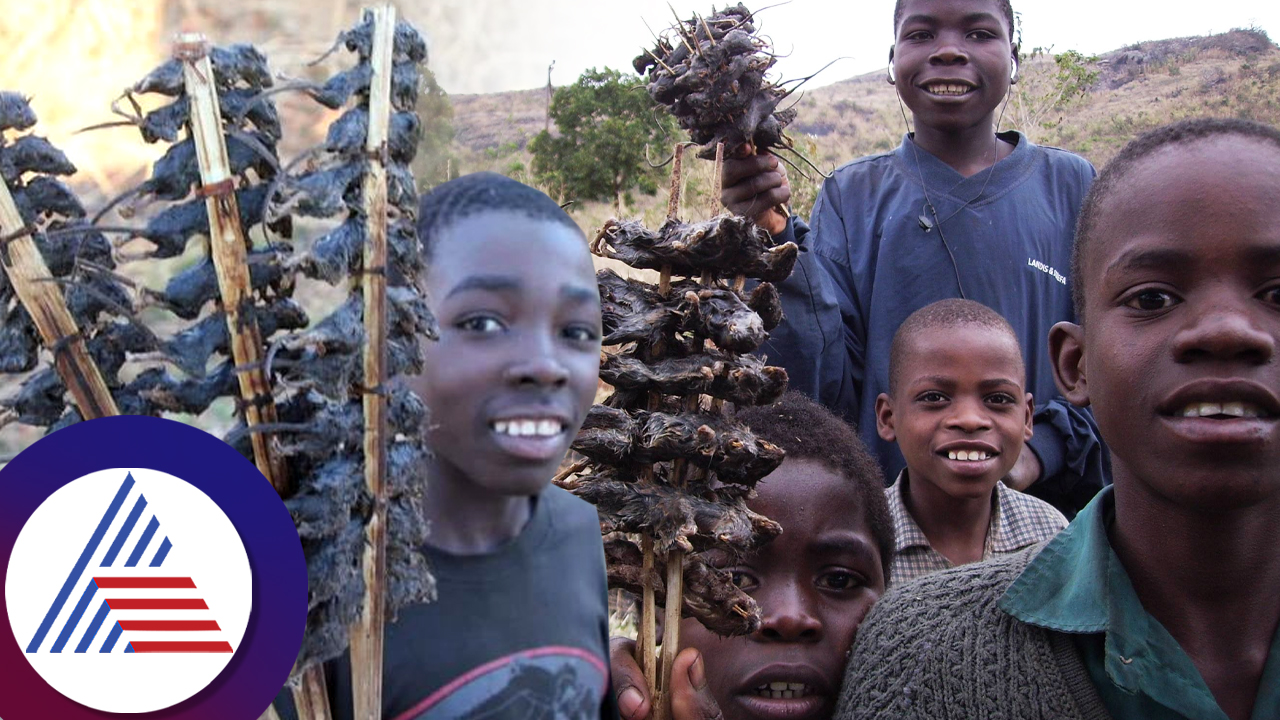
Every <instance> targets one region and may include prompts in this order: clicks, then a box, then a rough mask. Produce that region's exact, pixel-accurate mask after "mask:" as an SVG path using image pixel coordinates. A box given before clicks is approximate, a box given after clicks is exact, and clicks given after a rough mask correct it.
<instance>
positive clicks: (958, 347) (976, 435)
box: [876, 325, 1033, 498]
mask: <svg viewBox="0 0 1280 720" xmlns="http://www.w3.org/2000/svg"><path fill="white" fill-rule="evenodd" d="M906 349H907V352H904V353H903V361H902V367H901V368H899V369H898V386H897V388H895V389H894V393H893V396H892V397H890V396H889V395H885V394H881V395H880V397H879V398H877V399H876V424H877V430H878V431H879V433H880V437H882V438H884V439H885V440H886V441H888V442H897V443H898V448H899V449H900V450H901V451H902V456H903V458H905V459H906V461H907V467H908V468H909V469H910V471H911V481H912V482H913V483H919V482H929V483H932V484H933V485H935V486H937V487H938V488H939V489H941V490H942V491H943V492H945V493H946V494H948V495H950V496H952V497H955V498H979V497H990V495H991V490H992V488H994V487H995V484H996V483H997V482H999V481H1000V479H1001V478H1003V477H1004V476H1005V475H1007V474H1009V470H1010V469H1012V468H1013V465H1014V463H1016V462H1017V461H1018V455H1019V454H1020V453H1021V452H1022V446H1023V444H1024V443H1025V442H1026V441H1027V440H1029V439H1031V415H1032V410H1033V406H1032V399H1031V395H1030V393H1027V392H1026V391H1025V390H1023V382H1024V380H1023V373H1024V371H1023V366H1022V354H1021V352H1020V351H1019V350H1018V344H1017V342H1016V341H1015V340H1014V339H1013V338H1012V337H1010V336H1009V334H1008V333H1007V332H1002V331H1000V330H996V329H993V328H986V327H982V326H978V325H963V326H959V327H954V328H937V329H933V330H928V331H924V332H919V333H916V334H915V335H913V336H912V337H911V338H909V339H908V345H907V348H906Z"/></svg>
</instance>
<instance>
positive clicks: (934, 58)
mask: <svg viewBox="0 0 1280 720" xmlns="http://www.w3.org/2000/svg"><path fill="white" fill-rule="evenodd" d="M929 61H930V62H932V63H934V64H937V65H955V64H957V63H966V62H968V61H969V53H967V52H965V49H964V45H962V44H961V43H960V38H958V37H956V36H954V35H951V34H949V33H946V34H942V35H939V36H938V44H937V46H936V47H935V48H934V50H933V53H932V54H931V55H930V56H929Z"/></svg>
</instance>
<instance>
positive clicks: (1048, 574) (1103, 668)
mask: <svg viewBox="0 0 1280 720" xmlns="http://www.w3.org/2000/svg"><path fill="white" fill-rule="evenodd" d="M1114 512H1115V499H1114V496H1113V493H1112V488H1111V487H1107V488H1104V489H1103V490H1102V491H1101V492H1100V493H1098V495H1097V496H1096V497H1095V498H1094V499H1093V500H1092V501H1091V502H1090V503H1089V504H1088V505H1087V506H1085V508H1084V509H1083V510H1081V511H1080V514H1079V515H1077V516H1076V518H1075V520H1073V521H1072V522H1071V524H1070V525H1068V526H1067V528H1066V529H1065V530H1063V531H1062V532H1060V533H1058V535H1057V536H1055V537H1054V538H1053V539H1052V540H1050V541H1049V543H1048V544H1047V545H1045V547H1044V549H1043V550H1042V551H1041V552H1040V554H1039V555H1037V556H1036V557H1035V558H1033V559H1032V560H1031V562H1030V563H1028V564H1027V567H1026V569H1024V570H1023V572H1022V573H1021V574H1020V575H1019V576H1018V578H1017V579H1016V580H1014V582H1013V584H1011V585H1010V586H1009V589H1008V590H1007V591H1006V592H1005V594H1004V596H1003V597H1001V599H1000V608H1001V609H1002V610H1004V611H1005V612H1007V613H1008V614H1010V615H1012V616H1013V617H1015V618H1017V619H1019V620H1021V621H1022V622H1025V623H1027V624H1029V625H1035V626H1038V627H1042V628H1046V629H1049V630H1057V631H1059V632H1066V633H1076V634H1094V635H1096V634H1098V633H1101V636H1098V637H1097V639H1095V640H1093V641H1085V638H1081V641H1082V642H1080V643H1078V646H1079V647H1080V648H1081V649H1082V655H1083V657H1082V659H1083V661H1084V663H1085V665H1086V668H1087V669H1088V671H1089V675H1090V677H1091V678H1092V679H1093V681H1094V685H1095V687H1097V689H1098V691H1099V694H1100V695H1101V696H1102V698H1103V701H1104V702H1105V704H1106V705H1107V707H1108V709H1109V710H1110V711H1111V712H1112V714H1113V715H1115V716H1116V717H1137V716H1143V717H1149V718H1163V717H1179V718H1195V719H1196V720H1225V719H1226V715H1225V714H1224V713H1223V712H1222V710H1221V709H1220V708H1219V707H1218V704H1217V702H1216V701H1215V700H1214V698H1213V694H1212V693H1211V692H1210V690H1209V687H1208V685H1206V684H1205V682H1204V680H1203V678H1201V677H1200V673H1199V671H1198V670H1196V667H1195V664H1194V663H1192V661H1191V658H1190V657H1188V656H1187V654H1186V652H1185V651H1184V650H1183V649H1182V647H1181V646H1180V645H1178V642H1177V641H1176V640H1175V639H1174V638H1173V636H1172V635H1170V634H1169V632H1168V630H1166V629H1165V628H1164V626H1163V625H1161V624H1160V622H1159V621H1158V620H1156V619H1155V618H1153V617H1152V616H1151V615H1149V614H1148V613H1147V611H1146V610H1145V609H1143V607H1142V603H1141V602H1140V601H1139V599H1138V595H1137V593H1136V592H1135V591H1134V589H1133V583H1132V582H1131V581H1130V580H1129V576H1128V574H1127V573H1126V572H1125V570H1124V566H1123V565H1121V564H1120V560H1119V558H1118V557H1116V554H1115V552H1114V551H1113V550H1112V549H1111V542H1110V540H1109V539H1108V537H1107V525H1108V524H1109V523H1110V521H1111V518H1112V517H1113V515H1114ZM1275 707H1280V631H1278V632H1277V634H1276V636H1275V638H1274V639H1273V640H1272V644H1271V651H1270V654H1269V656H1268V658H1267V665H1266V667H1265V668H1264V670H1263V675H1262V683H1261V685H1260V687H1259V689H1258V697H1257V699H1256V700H1255V705H1254V713H1253V717H1254V718H1265V717H1269V715H1268V713H1270V712H1272V711H1273V709H1274V708H1275Z"/></svg>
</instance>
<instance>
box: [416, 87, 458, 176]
mask: <svg viewBox="0 0 1280 720" xmlns="http://www.w3.org/2000/svg"><path fill="white" fill-rule="evenodd" d="M417 112H418V117H419V118H421V119H422V138H421V139H420V140H419V141H418V154H417V155H416V156H414V159H413V175H414V177H415V178H417V180H418V188H419V189H420V190H427V189H429V188H433V187H435V186H436V185H439V184H440V183H442V182H445V181H447V180H451V179H453V178H455V177H457V176H458V175H459V171H458V161H457V159H456V158H455V157H454V155H453V150H452V143H453V133H454V128H453V103H451V102H449V94H448V93H446V92H445V91H444V89H443V88H441V87H440V84H439V83H437V82H436V76H435V74H434V73H432V72H431V71H430V70H427V69H425V68H424V69H423V71H422V85H421V87H420V89H419V93H418V106H417Z"/></svg>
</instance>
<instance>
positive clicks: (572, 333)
mask: <svg viewBox="0 0 1280 720" xmlns="http://www.w3.org/2000/svg"><path fill="white" fill-rule="evenodd" d="M564 336H565V337H566V338H568V339H570V340H573V341H574V342H581V343H594V342H595V341H596V340H599V339H600V333H598V332H597V331H596V329H595V328H593V327H590V326H588V325H571V326H569V327H567V328H565V329H564Z"/></svg>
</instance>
